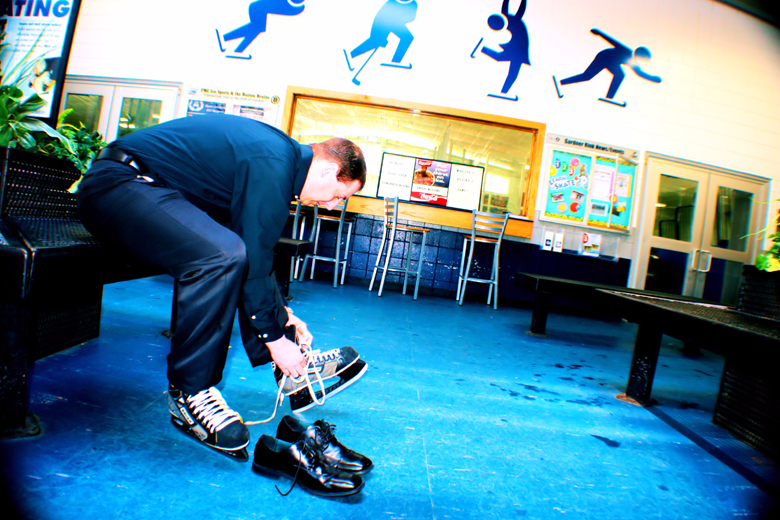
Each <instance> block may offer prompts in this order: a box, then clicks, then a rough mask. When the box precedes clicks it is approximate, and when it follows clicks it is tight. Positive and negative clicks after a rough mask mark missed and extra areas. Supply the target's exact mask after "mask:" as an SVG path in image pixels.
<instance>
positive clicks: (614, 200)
mask: <svg viewBox="0 0 780 520" xmlns="http://www.w3.org/2000/svg"><path fill="white" fill-rule="evenodd" d="M547 142H548V143H549V144H551V145H552V146H551V148H550V152H549V157H550V160H549V163H550V164H549V175H548V177H547V179H548V182H547V186H546V188H547V195H546V201H545V205H544V213H543V215H542V219H543V220H552V221H558V222H565V223H567V224H574V225H582V226H587V227H592V228H601V229H609V230H612V231H621V232H624V233H628V232H629V229H630V226H631V212H632V210H633V200H634V189H635V184H636V170H637V160H638V157H639V153H638V152H637V151H635V150H627V149H625V148H617V147H614V146H609V145H605V144H601V143H594V142H590V141H585V140H583V139H574V138H570V137H562V136H557V135H551V134H550V135H548V136H547Z"/></svg>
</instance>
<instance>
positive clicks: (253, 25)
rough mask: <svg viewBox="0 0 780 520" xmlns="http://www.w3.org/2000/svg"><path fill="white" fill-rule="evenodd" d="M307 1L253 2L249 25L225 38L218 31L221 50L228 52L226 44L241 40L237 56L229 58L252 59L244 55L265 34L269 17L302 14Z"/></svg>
mask: <svg viewBox="0 0 780 520" xmlns="http://www.w3.org/2000/svg"><path fill="white" fill-rule="evenodd" d="M305 1H306V0H257V1H255V2H252V3H251V4H249V23H248V24H246V25H242V26H241V27H239V28H238V29H234V30H232V31H230V32H228V33H225V35H224V36H223V37H220V34H219V30H217V40H218V41H219V50H220V51H222V52H225V50H227V49H226V48H225V46H224V45H223V43H224V42H229V41H232V40H237V39H239V38H241V42H240V43H239V44H238V46H237V47H236V50H235V51H234V52H235V54H234V55H228V57H229V58H243V59H251V58H252V56H243V55H242V53H243V52H244V51H245V50H246V48H247V47H249V45H250V44H251V43H252V42H253V41H255V38H257V37H258V36H259V35H260V34H262V33H264V32H265V29H266V22H267V20H268V15H269V14H278V15H282V16H295V15H298V14H301V13H302V12H303V9H304V8H305V7H306V6H304V5H303V2H305Z"/></svg>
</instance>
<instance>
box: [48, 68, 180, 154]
mask: <svg viewBox="0 0 780 520" xmlns="http://www.w3.org/2000/svg"><path fill="white" fill-rule="evenodd" d="M73 85H79V86H83V88H84V91H83V92H84V93H85V94H92V93H100V92H99V91H100V90H103V89H107V88H111V89H112V95H111V97H110V98H109V99H104V101H103V109H102V110H101V113H100V122H99V127H100V128H99V129H98V132H100V135H102V136H103V140H104V141H106V142H111V141H113V140H114V139H115V137H114V136H115V130H116V124H115V123H116V121H115V120H114V119H113V118H112V113H113V112H114V111H115V108H116V107H117V105H118V103H119V101H118V100H117V99H115V97H116V95H117V94H119V93H122V92H133V91H135V92H143V91H149V92H158V93H160V92H163V93H165V95H166V96H167V99H166V100H163V101H169V102H171V103H172V105H173V106H172V107H171V110H170V112H169V114H170V117H169V118H168V119H161V120H160V122H163V121H168V120H170V119H175V118H176V117H178V113H179V107H180V104H181V99H182V89H183V88H184V84H183V83H180V82H173V81H154V80H140V79H128V78H109V77H97V76H79V75H68V76H66V77H65V84H64V85H63V88H62V99H61V100H60V112H62V111H64V110H65V106H66V104H67V103H66V102H67V98H66V96H67V94H68V93H69V87H71V86H73ZM120 108H121V106H120Z"/></svg>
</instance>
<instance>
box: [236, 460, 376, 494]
mask: <svg viewBox="0 0 780 520" xmlns="http://www.w3.org/2000/svg"><path fill="white" fill-rule="evenodd" d="M252 472H253V473H255V474H256V475H261V476H263V477H268V478H272V479H274V480H278V479H279V478H284V479H285V480H293V477H292V476H290V475H288V474H287V473H285V472H284V471H281V470H278V469H273V468H268V467H266V466H262V465H260V464H258V463H257V462H252ZM295 485H296V486H300V487H302V488H303V489H305V490H306V492H307V493H311V494H312V495H315V496H318V497H323V498H344V497H350V498H352V499H353V500H354V499H356V498H357V497H352V495H356V494H358V493H360V492H361V491H363V488H364V487H365V485H366V483H365V482H361V483H360V486H358V487H356V488H355V489H348V490H346V491H333V492H330V493H326V492H323V491H317V490H315V489H312V488H310V487H308V486H306V485H305V484H304V483H303V482H301V481H300V480H299V481H297V482H296V483H295ZM277 489H279V488H278V486H277ZM279 492H280V493H281V491H279Z"/></svg>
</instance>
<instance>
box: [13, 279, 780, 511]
mask: <svg viewBox="0 0 780 520" xmlns="http://www.w3.org/2000/svg"><path fill="white" fill-rule="evenodd" d="M171 293H172V291H171V284H170V280H169V279H168V278H167V277H158V278H151V279H145V280H136V281H133V282H126V283H121V284H114V285H110V286H106V289H105V297H104V311H103V321H102V332H101V336H100V338H99V339H97V340H93V341H90V342H88V343H86V344H84V345H81V346H78V347H75V348H72V349H70V350H67V351H65V352H62V353H60V354H56V355H54V356H50V357H48V358H46V359H44V360H41V361H39V362H38V363H36V364H35V366H34V367H33V373H32V377H31V381H30V386H31V410H32V411H33V412H35V413H36V414H37V415H38V416H39V417H40V419H41V421H42V424H43V429H44V431H43V434H42V435H41V436H39V437H37V438H34V439H26V440H17V441H5V442H2V443H0V454H2V460H3V467H4V477H5V490H6V492H7V495H8V497H9V500H10V501H11V502H12V503H13V504H14V505H15V507H16V508H17V510H18V511H19V514H20V516H21V517H23V518H30V519H36V520H38V519H40V520H54V519H77V518H78V519H81V518H84V519H103V518H123V519H136V518H137V519H152V518H154V519H159V518H165V519H171V520H173V519H187V520H206V519H220V520H221V519H254V518H272V519H276V520H281V519H296V520H297V519H302V520H304V519H305V520H315V519H322V520H331V519H332V520H336V519H338V520H347V519H388V520H390V519H406V520H414V519H466V518H468V519H471V518H474V519H502V520H503V519H557V518H569V519H591V518H592V519H598V520H608V519H615V520H625V519H633V518H636V519H649V518H660V519H678V518H679V519H683V518H691V519H705V518H706V519H731V518H749V519H750V518H767V517H768V515H769V514H771V511H772V510H773V509H772V508H773V507H774V504H775V503H774V501H773V499H772V498H771V497H770V494H768V493H774V492H775V491H776V490H777V481H778V477H777V474H778V472H777V467H776V465H775V464H774V463H773V462H772V461H770V460H768V459H767V458H766V457H765V456H764V455H762V454H761V453H759V452H757V451H754V450H752V449H751V448H749V447H748V446H746V445H744V444H743V443H741V442H739V441H736V440H734V439H733V438H732V437H731V436H730V435H729V434H728V433H727V432H725V431H724V430H722V429H721V428H718V427H716V426H714V425H712V424H711V423H710V422H709V419H710V418H711V416H712V409H713V406H714V403H715V395H716V392H717V389H718V380H719V375H720V372H721V370H722V364H723V362H722V359H721V358H719V357H717V356H715V355H712V354H708V353H706V352H705V353H704V354H703V355H702V356H700V357H696V358H688V357H684V356H683V355H682V354H681V353H680V345H679V344H678V343H676V342H674V341H672V340H669V341H668V342H666V345H665V348H664V350H663V352H662V355H661V359H660V363H659V366H660V368H659V371H658V374H657V376H656V380H655V385H654V397H655V398H656V399H658V401H659V403H660V404H659V406H657V407H655V408H652V409H645V408H641V407H637V406H633V405H630V404H627V403H624V402H622V401H619V400H617V399H615V395H617V394H619V393H621V392H623V391H624V390H625V384H626V379H627V375H628V369H629V364H630V360H631V350H632V346H633V337H634V334H635V331H636V329H635V326H634V325H632V324H628V323H623V322H615V321H608V322H607V321H598V320H594V319H589V318H583V317H576V316H566V315H560V314H551V316H550V318H549V321H548V326H547V330H548V337H547V338H542V339H540V338H534V337H531V336H529V335H527V334H526V333H525V331H526V329H527V328H528V326H529V323H530V317H531V312H530V310H529V309H522V308H510V307H506V306H505V307H500V308H499V310H498V311H493V310H492V308H491V307H488V306H487V305H485V304H484V303H483V302H481V301H480V302H466V303H465V304H464V305H463V306H462V307H459V306H458V305H457V303H456V302H455V301H454V300H449V299H442V298H436V297H430V296H421V297H420V299H418V300H417V301H413V300H412V298H411V296H409V295H407V296H402V295H401V294H399V293H398V292H393V291H385V293H384V294H383V296H382V297H381V298H379V297H377V295H376V292H373V293H369V292H368V291H367V289H366V288H365V287H359V286H345V287H339V288H338V289H333V288H332V287H331V286H330V285H329V282H328V281H314V282H311V281H308V280H307V281H306V282H305V283H295V284H294V285H293V286H292V294H293V296H294V300H293V302H292V304H293V307H294V308H295V310H296V313H297V314H299V315H300V316H301V317H303V319H304V320H306V321H307V323H308V324H309V327H310V329H311V330H312V331H313V333H314V334H315V337H316V347H318V348H320V349H322V350H327V349H331V348H337V347H340V346H343V345H352V346H354V347H355V348H356V349H357V350H358V351H359V352H360V353H361V355H362V357H363V358H365V359H366V360H367V361H368V363H369V365H370V368H369V371H368V372H367V373H366V375H365V376H364V377H363V378H362V379H361V380H360V381H359V382H358V383H357V384H355V385H354V386H353V387H350V388H349V389H347V390H345V391H344V392H343V393H341V394H339V395H338V396H336V397H334V398H333V399H332V400H329V401H328V402H326V404H325V405H324V406H322V407H315V408H314V409H312V410H310V411H308V412H306V413H305V414H303V415H304V418H306V419H308V420H314V419H319V418H321V419H325V420H327V421H329V422H331V423H334V424H336V425H337V430H336V435H337V436H338V438H339V439H340V440H341V441H342V442H343V443H345V444H347V445H348V446H350V447H353V448H355V449H357V450H358V451H361V452H363V453H365V454H367V455H369V456H370V457H371V458H372V459H373V460H374V462H375V464H376V468H375V470H374V471H373V472H372V473H371V474H369V475H368V477H367V479H366V480H367V484H366V488H365V490H364V491H363V492H362V493H361V494H360V495H358V496H357V497H353V498H352V499H342V500H333V499H322V498H316V497H313V496H310V495H309V494H307V493H306V492H304V491H303V490H302V489H300V488H296V489H294V490H293V491H292V493H290V494H289V495H288V496H286V497H283V496H280V494H279V493H277V491H276V489H275V488H274V484H278V485H279V487H280V488H281V489H283V490H286V489H287V488H288V487H289V481H285V480H280V481H278V482H277V481H273V480H269V479H267V478H265V477H261V476H258V475H256V474H254V473H252V471H251V470H250V465H249V464H240V463H237V462H234V461H232V460H230V459H228V458H227V457H223V456H221V455H219V454H216V453H214V452H213V451H211V450H209V449H207V448H204V447H202V446H199V445H198V444H197V443H196V442H194V441H192V440H190V439H189V438H187V437H185V436H184V435H183V434H181V433H180V432H179V431H178V430H176V429H175V428H174V427H173V426H172V425H171V424H170V422H169V420H168V412H167V408H166V396H165V389H166V378H165V363H166V360H165V356H166V354H167V352H168V340H167V339H166V338H165V337H164V336H162V335H161V334H160V332H161V331H163V330H164V329H167V327H168V321H169V316H170V298H171ZM233 338H234V339H233V341H234V344H233V347H234V348H233V349H232V350H231V354H230V357H229V360H228V369H227V370H226V373H225V377H224V380H223V383H222V384H221V385H220V386H221V388H222V390H223V395H224V396H225V398H226V399H227V401H228V402H229V403H230V404H231V406H232V407H233V408H235V409H236V410H238V411H240V412H241V413H242V415H243V416H244V419H245V420H248V421H254V420H258V419H263V418H266V417H268V416H269V415H270V414H271V411H272V406H273V404H272V403H273V399H274V396H275V393H276V388H275V383H274V380H273V377H272V375H271V372H270V370H269V369H268V368H267V367H264V368H258V369H252V368H251V366H250V365H249V363H248V361H247V359H246V356H245V355H244V353H243V351H242V348H241V346H240V339H239V334H238V327H235V330H234V335H233ZM288 412H289V405H287V404H286V403H285V405H284V407H283V408H282V409H281V411H280V412H279V414H280V415H279V416H278V417H281V414H283V413H288ZM278 417H277V419H275V420H274V421H273V422H272V423H270V424H268V425H257V426H251V427H250V431H251V433H252V437H253V441H252V443H251V444H250V448H252V449H250V454H251V452H252V451H253V448H254V442H255V441H256V440H257V439H258V438H259V437H260V435H261V434H264V433H265V434H273V433H274V432H275V428H276V424H277V423H278ZM686 434H687V436H686ZM724 461H725V462H724ZM759 486H760V487H759ZM761 488H763V489H765V490H766V491H762V489H761Z"/></svg>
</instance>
